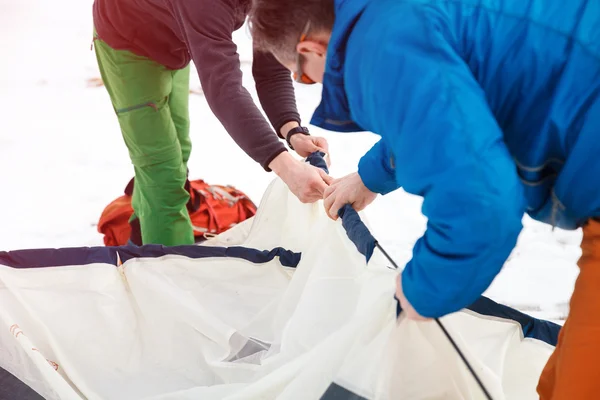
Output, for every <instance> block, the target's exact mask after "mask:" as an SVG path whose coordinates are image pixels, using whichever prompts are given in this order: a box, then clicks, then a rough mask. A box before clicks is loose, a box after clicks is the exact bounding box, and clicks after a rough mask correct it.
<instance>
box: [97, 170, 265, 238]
mask: <svg viewBox="0 0 600 400" xmlns="http://www.w3.org/2000/svg"><path fill="white" fill-rule="evenodd" d="M133 184H134V180H133V179H131V181H129V183H128V184H127V187H126V188H125V194H124V195H123V196H120V197H118V198H117V199H115V200H113V201H112V202H111V203H110V204H109V205H108V206H106V208H105V209H104V211H102V215H101V216H100V221H99V222H98V232H100V233H102V234H103V235H104V244H105V245H106V246H122V245H126V244H127V243H128V242H129V241H130V240H131V241H132V242H133V243H134V244H137V245H141V244H142V240H141V231H140V226H139V220H138V219H137V218H136V219H134V220H133V221H131V222H130V221H129V220H130V219H131V216H132V215H133V208H132V207H131V196H132V194H133ZM185 188H186V190H187V191H188V193H190V200H189V201H188V203H187V209H188V212H189V214H190V218H191V220H192V226H193V228H194V237H195V238H196V242H197V243H198V242H202V241H203V240H205V239H206V235H207V234H213V235H218V234H219V233H222V232H224V231H226V230H227V229H229V228H231V227H232V226H234V225H236V224H238V223H240V222H242V221H245V220H246V219H248V218H250V217H253V216H254V215H255V214H256V205H255V204H254V203H253V202H252V201H251V200H250V199H249V198H248V196H246V194H245V193H243V192H241V191H240V190H237V189H236V188H234V187H233V186H221V185H209V184H207V183H206V182H204V181H203V180H201V179H198V180H194V181H189V180H188V181H187V182H186V185H185Z"/></svg>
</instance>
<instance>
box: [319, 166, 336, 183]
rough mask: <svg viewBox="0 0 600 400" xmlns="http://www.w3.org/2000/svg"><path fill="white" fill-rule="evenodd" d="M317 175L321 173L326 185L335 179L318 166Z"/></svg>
mask: <svg viewBox="0 0 600 400" xmlns="http://www.w3.org/2000/svg"><path fill="white" fill-rule="evenodd" d="M319 175H321V178H322V179H323V180H324V181H325V183H326V184H327V185H331V184H332V183H333V182H334V181H335V179H333V178H332V177H331V176H329V175H327V173H326V172H325V171H323V170H322V169H321V168H319Z"/></svg>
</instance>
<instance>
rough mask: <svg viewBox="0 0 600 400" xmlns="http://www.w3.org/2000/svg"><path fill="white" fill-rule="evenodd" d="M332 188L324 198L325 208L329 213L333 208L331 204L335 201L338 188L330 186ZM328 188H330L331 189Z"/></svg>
mask: <svg viewBox="0 0 600 400" xmlns="http://www.w3.org/2000/svg"><path fill="white" fill-rule="evenodd" d="M329 188H331V191H329V192H328V193H327V196H325V197H324V198H323V208H325V213H326V214H327V215H328V216H330V215H329V209H330V208H331V206H332V205H333V203H334V202H335V198H336V190H335V187H331V186H330V187H329ZM329 188H328V189H329Z"/></svg>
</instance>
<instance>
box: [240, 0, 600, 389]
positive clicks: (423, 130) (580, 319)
mask: <svg viewBox="0 0 600 400" xmlns="http://www.w3.org/2000/svg"><path fill="white" fill-rule="evenodd" d="M250 26H251V32H252V36H253V41H254V43H255V44H256V45H257V46H258V47H259V48H260V49H262V50H263V51H266V52H271V53H272V54H273V55H274V56H275V57H276V58H277V59H278V60H279V62H280V63H282V64H283V65H285V66H287V68H288V69H290V71H292V72H294V75H295V76H296V79H297V81H299V82H304V83H314V82H321V83H322V85H323V87H322V99H321V103H320V104H319V106H318V108H317V109H316V111H315V113H314V115H313V118H312V121H311V123H312V124H314V125H317V126H319V127H322V128H324V129H328V130H334V131H340V132H351V131H370V132H374V133H376V134H378V135H380V136H381V139H380V141H379V142H378V143H377V144H375V145H374V146H373V148H371V149H370V151H368V152H367V153H366V154H365V155H364V156H363V157H362V158H361V160H360V162H359V165H358V172H357V173H353V174H350V175H348V176H346V177H343V178H341V179H338V180H336V181H335V182H334V183H333V184H332V185H331V186H330V187H329V188H328V189H327V190H326V192H325V196H324V205H325V208H326V209H327V212H328V213H329V215H330V216H331V217H332V218H337V212H338V210H339V209H340V208H341V207H342V206H343V205H344V204H346V203H351V204H353V206H354V208H356V209H357V210H361V209H363V208H364V207H366V206H367V205H368V204H369V203H371V202H372V201H373V200H374V199H375V196H376V195H377V194H378V193H379V194H386V193H390V192H391V191H393V190H395V189H397V188H400V187H402V188H403V189H404V190H405V191H406V192H408V193H412V194H415V195H419V196H422V197H423V207H422V212H423V214H424V215H425V216H426V217H427V220H428V221H427V229H426V232H425V233H424V235H423V236H422V237H421V238H420V239H419V240H418V241H417V243H416V244H415V247H414V252H413V257H412V259H411V260H410V262H409V263H408V264H407V265H406V267H405V269H404V270H403V271H402V273H401V275H400V276H399V278H398V282H397V292H396V295H397V297H398V298H399V299H400V302H401V306H402V308H403V310H404V311H406V312H407V314H408V316H409V317H410V318H414V319H422V318H433V317H440V316H443V315H446V314H449V313H452V312H455V311H457V310H460V309H462V308H464V307H466V306H468V305H470V304H471V303H472V302H474V301H475V300H476V299H477V298H478V297H479V296H480V295H481V294H482V293H483V292H484V291H485V290H486V289H487V288H488V286H489V285H490V284H491V282H492V280H493V279H494V278H495V277H496V275H497V274H498V273H499V272H500V270H501V268H502V266H503V264H504V262H505V261H506V259H507V258H508V256H509V254H510V253H511V251H512V250H513V248H514V247H515V245H516V243H517V238H518V236H519V234H520V232H521V229H522V218H523V215H524V214H525V213H527V214H529V215H530V216H531V217H532V218H534V219H536V220H538V221H543V222H546V223H548V224H551V225H552V226H554V227H559V228H563V229H568V230H574V229H578V228H583V232H584V235H583V242H582V249H583V254H582V257H581V259H580V261H579V266H580V271H581V272H580V275H579V277H578V281H577V284H576V286H575V290H574V292H573V296H572V299H571V311H570V314H569V318H568V319H567V321H566V324H565V326H564V327H563V328H562V329H561V336H560V339H559V343H558V346H557V348H556V350H555V352H554V354H553V355H552V357H551V358H550V360H549V362H548V364H547V366H546V368H545V370H544V372H543V374H542V377H541V379H540V383H539V386H538V392H539V393H540V395H541V397H542V398H543V399H554V400H556V399H563V398H564V399H566V398H569V399H573V398H577V399H580V398H581V399H583V398H594V397H596V396H597V395H598V393H599V392H600V379H598V377H600V374H599V373H598V372H597V371H598V368H597V367H595V366H594V365H595V364H594V363H596V362H597V361H596V360H598V359H600V222H598V220H597V218H598V217H600V2H598V1H595V0H593V1H586V0H570V1H567V2H565V1H562V0H447V1H441V0H438V1H436V0H404V1H400V0H377V1H376V0H303V1H297V0H293V1H292V0H255V1H254V7H253V10H252V11H251V13H250ZM589 396H592V397H589Z"/></svg>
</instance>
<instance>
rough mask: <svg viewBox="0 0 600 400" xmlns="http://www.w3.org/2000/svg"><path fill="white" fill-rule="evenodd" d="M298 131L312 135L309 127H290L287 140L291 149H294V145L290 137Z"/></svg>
mask: <svg viewBox="0 0 600 400" xmlns="http://www.w3.org/2000/svg"><path fill="white" fill-rule="evenodd" d="M297 133H301V134H303V135H306V136H310V133H309V132H308V128H307V127H304V126H297V127H295V128H292V129H290V130H289V132H288V134H287V136H286V137H285V141H286V142H287V144H288V146H290V149H292V150H294V146H292V143H291V142H290V139H291V138H292V136H294V135H295V134H297Z"/></svg>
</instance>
